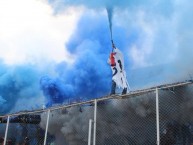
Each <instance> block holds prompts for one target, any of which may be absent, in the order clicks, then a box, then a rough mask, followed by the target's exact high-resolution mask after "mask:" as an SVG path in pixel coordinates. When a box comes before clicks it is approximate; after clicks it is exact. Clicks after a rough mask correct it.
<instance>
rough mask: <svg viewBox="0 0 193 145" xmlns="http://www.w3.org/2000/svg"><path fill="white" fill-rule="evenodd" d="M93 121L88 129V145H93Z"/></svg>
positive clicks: (90, 120)
mask: <svg viewBox="0 0 193 145" xmlns="http://www.w3.org/2000/svg"><path fill="white" fill-rule="evenodd" d="M92 122H93V121H92V119H89V129H88V145H91V137H92V134H91V131H92Z"/></svg>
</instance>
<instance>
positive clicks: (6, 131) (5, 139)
mask: <svg viewBox="0 0 193 145" xmlns="http://www.w3.org/2000/svg"><path fill="white" fill-rule="evenodd" d="M9 118H10V116H7V124H6V130H5V137H4V142H3V145H6V142H7V133H8V128H9Z"/></svg>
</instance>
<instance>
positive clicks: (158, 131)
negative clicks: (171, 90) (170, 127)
mask: <svg viewBox="0 0 193 145" xmlns="http://www.w3.org/2000/svg"><path fill="white" fill-rule="evenodd" d="M156 127H157V145H160V128H159V93H158V88H156Z"/></svg>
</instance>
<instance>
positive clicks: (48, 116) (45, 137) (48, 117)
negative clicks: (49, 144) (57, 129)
mask: <svg viewBox="0 0 193 145" xmlns="http://www.w3.org/2000/svg"><path fill="white" fill-rule="evenodd" d="M49 120H50V110H48V114H47V122H46V131H45V136H44V145H46V141H47V135H48V125H49Z"/></svg>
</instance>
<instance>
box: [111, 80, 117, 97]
mask: <svg viewBox="0 0 193 145" xmlns="http://www.w3.org/2000/svg"><path fill="white" fill-rule="evenodd" d="M115 89H116V83H115V81H113V80H112V86H111V95H113V94H115Z"/></svg>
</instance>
